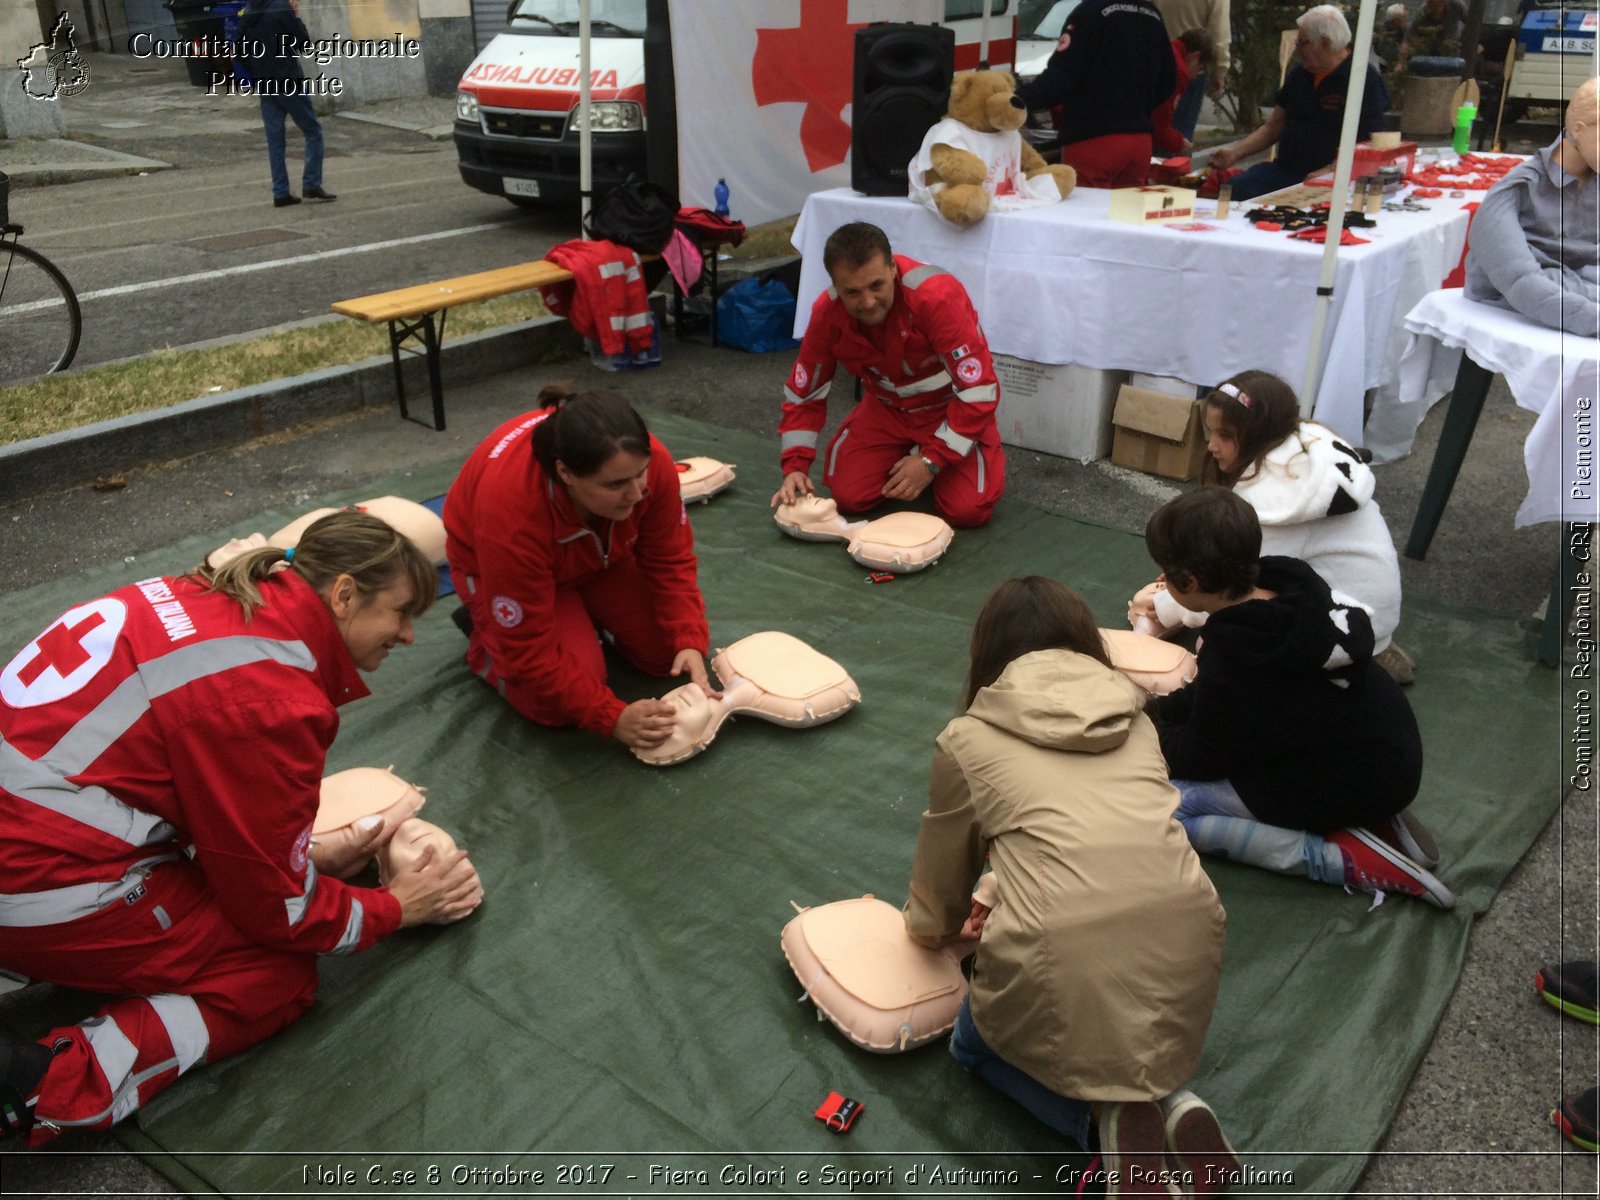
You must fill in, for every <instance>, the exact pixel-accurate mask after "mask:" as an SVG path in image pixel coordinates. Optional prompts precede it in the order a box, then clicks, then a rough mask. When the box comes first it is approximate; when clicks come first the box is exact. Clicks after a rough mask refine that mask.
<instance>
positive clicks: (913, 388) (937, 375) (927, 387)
mask: <svg viewBox="0 0 1600 1200" xmlns="http://www.w3.org/2000/svg"><path fill="white" fill-rule="evenodd" d="M950 382H951V381H950V372H949V371H944V370H940V371H935V372H934V373H933V374H932V375H929V376H928V377H927V378H926V379H915V380H912V381H911V382H910V383H902V384H900V385H898V386H896V385H895V384H892V383H890V382H889V381H888V380H887V379H879V380H877V381H876V385H877V386H878V387H880V388H883V389H884V390H885V391H890V392H893V393H894V394H895V395H896V396H920V395H922V394H923V393H924V392H933V391H937V390H938V389H939V388H944V387H949V386H950Z"/></svg>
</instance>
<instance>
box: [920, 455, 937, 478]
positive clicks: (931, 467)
mask: <svg viewBox="0 0 1600 1200" xmlns="http://www.w3.org/2000/svg"><path fill="white" fill-rule="evenodd" d="M918 457H920V458H921V459H922V465H923V466H925V467H927V468H928V474H929V475H937V474H938V473H939V464H938V463H936V462H934V461H933V459H931V458H929V457H928V456H927V455H926V454H922V455H919V456H918Z"/></svg>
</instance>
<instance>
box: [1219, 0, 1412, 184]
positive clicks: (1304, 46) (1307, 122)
mask: <svg viewBox="0 0 1600 1200" xmlns="http://www.w3.org/2000/svg"><path fill="white" fill-rule="evenodd" d="M1295 24H1296V25H1297V26H1298V27H1299V29H1300V37H1299V40H1298V41H1296V42H1295V46H1296V48H1297V50H1298V51H1299V54H1300V61H1299V62H1298V63H1296V64H1295V65H1294V66H1292V67H1290V68H1289V74H1288V76H1287V77H1285V79H1284V81H1283V86H1282V87H1281V88H1279V89H1278V103H1277V107H1275V108H1274V109H1273V110H1272V115H1271V116H1270V117H1268V118H1267V120H1266V123H1265V124H1263V125H1261V126H1260V127H1259V128H1257V129H1256V130H1255V131H1254V132H1252V133H1249V134H1246V135H1245V136H1244V137H1243V138H1241V139H1240V140H1239V141H1237V142H1235V143H1233V145H1231V146H1223V147H1221V148H1220V149H1218V150H1217V151H1215V152H1214V153H1213V154H1212V155H1211V165H1212V166H1216V167H1229V166H1232V165H1233V164H1234V163H1235V162H1237V161H1238V160H1239V159H1241V158H1247V157H1249V156H1250V155H1252V154H1258V153H1260V152H1261V151H1263V150H1265V149H1267V148H1268V147H1269V146H1273V145H1276V146H1277V147H1278V157H1277V160H1276V161H1274V162H1262V163H1257V164H1256V165H1255V166H1253V167H1251V168H1249V169H1248V170H1247V171H1245V172H1244V173H1243V174H1242V175H1238V176H1236V177H1235V178H1234V179H1233V180H1231V181H1230V186H1231V187H1232V188H1233V198H1234V199H1235V200H1249V199H1252V198H1253V197H1256V196H1262V195H1265V194H1266V193H1268V192H1276V191H1278V190H1279V189H1281V188H1286V187H1291V186H1293V185H1294V184H1297V183H1299V182H1300V181H1301V180H1303V179H1305V178H1307V177H1308V176H1312V175H1316V174H1319V173H1321V172H1322V171H1324V170H1325V169H1327V168H1329V167H1330V166H1331V165H1332V163H1333V160H1334V159H1335V158H1337V157H1338V154H1339V133H1340V130H1341V127H1342V126H1343V125H1344V103H1345V97H1346V95H1348V93H1349V90H1350V25H1349V23H1348V22H1346V21H1345V19H1344V14H1343V13H1341V12H1340V11H1339V10H1338V9H1337V8H1334V7H1333V5H1331V4H1319V5H1317V6H1316V7H1315V8H1311V9H1307V10H1306V11H1305V12H1303V13H1301V14H1300V16H1299V18H1298V19H1297V20H1296V21H1295ZM1388 110H1389V91H1388V89H1387V88H1385V87H1384V86H1383V78H1382V76H1380V75H1379V74H1378V69H1377V68H1376V67H1375V66H1373V65H1372V64H1370V63H1369V64H1367V83H1366V90H1365V91H1364V92H1363V94H1362V97H1361V116H1360V118H1359V120H1358V121H1357V124H1356V139H1357V140H1358V141H1365V140H1366V139H1367V138H1369V137H1371V136H1372V132H1373V130H1375V129H1379V128H1381V127H1382V125H1383V118H1384V114H1385V113H1386V112H1388Z"/></svg>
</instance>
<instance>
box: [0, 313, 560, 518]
mask: <svg viewBox="0 0 1600 1200" xmlns="http://www.w3.org/2000/svg"><path fill="white" fill-rule="evenodd" d="M582 347H583V339H582V338H580V337H579V336H578V335H577V334H576V333H574V332H573V329H572V326H571V325H570V324H569V323H568V322H567V321H566V320H564V319H563V318H561V317H540V318H538V319H537V320H533V321H525V322H523V323H522V324H520V325H512V326H508V327H507V328H505V329H491V330H487V331H485V332H483V333H475V334H471V335H469V336H467V337H463V338H461V339H460V340H459V341H455V342H451V343H448V344H447V345H446V346H444V347H443V348H442V349H441V351H440V368H441V371H442V374H443V378H444V383H445V388H446V392H445V414H446V417H447V418H448V416H449V402H450V395H449V389H450V388H452V387H454V386H457V385H459V384H463V383H471V382H473V381H474V380H478V379H482V378H484V377H486V376H489V375H493V374H497V373H499V372H501V371H506V370H511V369H514V368H516V367H522V366H526V365H528V364H529V363H530V362H539V361H543V360H548V359H552V358H556V357H566V356H568V355H571V354H575V353H577V352H579V351H580V350H581V349H582ZM401 369H402V372H403V375H404V378H405V383H406V396H407V401H408V404H409V406H410V408H411V412H412V414H413V415H415V416H417V417H419V418H422V419H424V420H428V419H431V400H430V398H429V395H428V376H427V367H426V364H425V363H424V362H423V360H422V359H421V357H420V356H417V357H411V358H407V359H405V360H404V361H403V363H402V367H401ZM376 406H393V407H395V409H396V415H397V416H398V404H397V401H396V397H395V390H394V365H393V363H392V362H391V360H390V357H389V356H388V355H387V354H383V355H377V356H375V357H373V358H367V359H362V360H361V361H360V362H355V363H349V364H347V365H345V366H342V367H326V368H324V369H323V370H320V371H311V372H309V373H307V374H305V375H296V376H293V377H292V378H289V379H278V380H274V381H273V382H271V383H263V384H257V385H256V386H254V387H247V388H239V389H238V390H236V391H232V392H223V393H222V394H220V395H217V396H206V397H204V398H202V399H198V400H188V401H185V402H184V403H182V404H174V405H171V406H169V407H167V408H161V409H156V410H154V411H152V412H143V413H136V414H133V415H131V416H126V417H115V418H113V419H112V420H109V421H100V422H97V423H95V424H93V425H85V426H84V427H82V428H81V429H68V430H63V431H62V432H60V433H52V434H47V435H46V436H44V437H39V438H30V439H29V440H28V441H25V442H14V443H12V444H10V445H7V446H0V505H8V504H13V503H15V502H17V501H19V500H26V499H29V498H31V497H34V496H39V495H42V494H44V493H46V492H59V491H64V490H66V489H68V488H73V487H77V486H79V485H81V484H85V483H89V482H91V481H92V480H94V479H95V478H96V477H97V476H102V475H109V474H115V473H116V472H119V471H128V470H132V469H135V468H138V467H142V466H147V465H150V464H152V463H159V462H164V461H166V460H168V459H173V458H187V457H189V456H191V455H194V454H199V453H204V452H206V451H210V450H221V449H226V448H228V447H231V446H238V445H242V444H243V443H245V442H248V441H251V440H252V439H254V438H258V437H261V436H263V435H265V434H269V433H276V432H278V431H279V430H283V429H288V428H290V427H292V426H295V425H300V424H303V423H304V422H306V421H311V420H315V419H317V418H319V417H328V416H334V415H337V414H340V413H349V412H356V411H359V410H360V409H363V408H369V407H376Z"/></svg>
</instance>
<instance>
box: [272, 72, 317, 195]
mask: <svg viewBox="0 0 1600 1200" xmlns="http://www.w3.org/2000/svg"><path fill="white" fill-rule="evenodd" d="M285 117H293V118H294V123H295V124H296V125H298V126H299V127H300V132H301V134H303V135H304V136H305V139H306V165H305V173H304V174H303V175H302V176H301V180H300V185H301V187H302V188H303V189H304V190H306V191H310V190H311V189H312V188H319V187H321V186H322V125H321V124H320V123H319V122H318V121H317V110H316V109H314V108H313V107H312V106H311V97H310V96H262V97H261V124H262V125H264V126H266V130H267V162H268V163H269V164H270V165H271V167H272V195H273V198H274V199H280V200H281V199H282V198H283V197H284V196H287V195H289V194H290V192H289V170H288V167H287V166H286V165H285V163H284V140H283V129H284V118H285Z"/></svg>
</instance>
